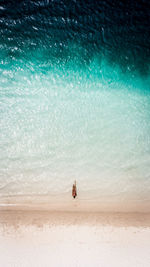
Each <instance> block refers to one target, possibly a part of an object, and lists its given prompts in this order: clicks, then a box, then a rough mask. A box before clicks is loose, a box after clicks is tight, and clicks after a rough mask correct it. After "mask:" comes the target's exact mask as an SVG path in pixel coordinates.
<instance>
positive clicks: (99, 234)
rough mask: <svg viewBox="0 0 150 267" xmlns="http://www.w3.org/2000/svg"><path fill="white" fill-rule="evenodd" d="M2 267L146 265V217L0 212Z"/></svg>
mask: <svg viewBox="0 0 150 267" xmlns="http://www.w3.org/2000/svg"><path fill="white" fill-rule="evenodd" d="M0 259H1V264H0V265H1V266H3V267H25V266H31V267H32V266H40V267H42V266H44V267H46V266H101V267H107V266H119V267H127V266H128V267H130V266H132V267H133V266H135V267H138V266H142V267H148V266H149V265H150V214H146V213H143V214H142V213H139V214H138V213H96V212H93V213H92V212H90V213H89V212H51V211H34V210H30V211H27V210H22V211H21V210H20V211H19V210H15V209H14V208H11V207H9V210H8V209H7V210H4V209H3V210H2V209H1V210H0Z"/></svg>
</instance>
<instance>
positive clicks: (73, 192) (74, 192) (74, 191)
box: [72, 181, 77, 198]
mask: <svg viewBox="0 0 150 267" xmlns="http://www.w3.org/2000/svg"><path fill="white" fill-rule="evenodd" d="M72 196H73V198H75V197H76V196H77V187H76V181H75V182H74V184H73V186H72Z"/></svg>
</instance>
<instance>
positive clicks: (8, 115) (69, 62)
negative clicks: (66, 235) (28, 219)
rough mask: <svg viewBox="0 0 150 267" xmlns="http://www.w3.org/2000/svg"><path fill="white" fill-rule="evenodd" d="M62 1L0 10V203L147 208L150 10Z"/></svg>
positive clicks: (149, 187)
mask: <svg viewBox="0 0 150 267" xmlns="http://www.w3.org/2000/svg"><path fill="white" fill-rule="evenodd" d="M69 3H70V4H69V5H67V6H66V5H65V2H64V1H61V2H60V3H59V2H58V1H52V2H49V1H38V2H34V1H29V2H28V3H25V2H24V1H21V2H20V4H17V5H15V8H13V7H14V3H13V1H12V2H10V3H5V4H3V5H1V7H0V14H1V17H0V31H1V37H0V50H1V53H0V102H1V106H0V108H1V111H0V129H1V131H0V150H1V151H0V197H1V203H5V199H7V201H8V200H10V202H11V199H12V197H13V199H14V198H16V199H17V197H23V200H24V201H25V202H26V200H27V199H28V198H30V200H31V201H32V202H35V203H36V198H38V196H46V197H47V196H48V197H51V196H53V197H57V198H62V196H63V197H64V198H65V197H66V199H67V197H70V191H71V186H72V183H73V181H74V180H76V181H77V185H78V192H79V194H78V199H80V200H81V201H82V202H83V203H84V201H85V204H86V201H87V200H88V201H89V202H90V201H91V203H92V201H100V202H103V203H104V204H105V205H106V206H108V207H109V205H110V203H111V202H114V203H116V204H115V205H116V209H117V208H118V206H119V203H124V205H125V203H128V205H129V206H130V205H132V204H133V203H134V209H136V210H138V211H142V209H144V208H145V207H146V208H145V209H146V210H148V211H149V210H150V90H149V85H150V75H149V59H150V57H149V55H150V39H149V34H148V25H149V10H150V9H149V4H148V3H147V2H146V1H145V2H144V1H143V2H142V3H141V4H137V3H136V2H135V3H134V2H133V3H132V4H131V5H126V6H124V5H123V4H122V3H121V2H120V4H118V5H117V6H115V5H114V4H111V2H110V3H109V1H102V2H101V3H96V2H95V1H92V3H90V2H88V1H86V4H83V1H82V2H80V1H78V2H77V3H76V2H75V1H71V2H69ZM91 205H92V204H91ZM135 207H136V208H135ZM126 209H127V210H128V208H126ZM129 210H130V207H129Z"/></svg>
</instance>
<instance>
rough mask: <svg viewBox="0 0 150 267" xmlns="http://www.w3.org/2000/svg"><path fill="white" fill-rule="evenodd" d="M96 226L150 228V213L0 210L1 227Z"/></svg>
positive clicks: (11, 208) (12, 208)
mask: <svg viewBox="0 0 150 267" xmlns="http://www.w3.org/2000/svg"><path fill="white" fill-rule="evenodd" d="M36 223H37V225H38V226H39V225H41V227H42V226H44V225H89V226H91V225H95V226H104V225H106V226H115V227H149V228H150V213H137V212H132V213H131V212H130V213H129V212H128V213H127V212H122V213H121V212H95V211H93V212H86V211H85V212H82V211H51V210H34V209H32V210H26V209H20V210H18V209H15V208H14V207H8V208H7V209H4V208H0V225H5V224H6V225H7V226H16V225H17V226H29V225H33V226H35V227H36V226H37V225H36Z"/></svg>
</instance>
